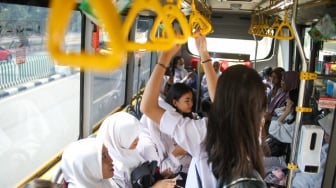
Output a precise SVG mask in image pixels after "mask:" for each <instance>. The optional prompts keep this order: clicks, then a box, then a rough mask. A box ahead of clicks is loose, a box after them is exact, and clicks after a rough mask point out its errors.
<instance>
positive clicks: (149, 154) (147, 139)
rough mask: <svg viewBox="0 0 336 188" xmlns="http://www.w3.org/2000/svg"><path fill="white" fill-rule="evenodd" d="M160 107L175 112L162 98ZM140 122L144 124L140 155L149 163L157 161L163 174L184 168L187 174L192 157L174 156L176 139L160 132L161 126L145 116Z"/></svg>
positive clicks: (183, 170) (138, 148) (139, 146)
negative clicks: (165, 171) (166, 171)
mask: <svg viewBox="0 0 336 188" xmlns="http://www.w3.org/2000/svg"><path fill="white" fill-rule="evenodd" d="M159 105H160V106H161V107H162V108H164V109H166V110H171V111H175V109H174V108H173V107H171V106H170V105H169V104H167V103H166V102H165V101H164V100H163V99H162V98H159ZM140 122H141V123H142V127H141V134H140V139H139V143H138V146H137V150H138V151H139V153H140V155H141V156H142V157H143V158H144V159H145V160H148V161H153V160H156V161H157V162H158V165H159V167H160V171H161V172H162V171H164V170H166V169H168V168H170V169H171V171H172V172H174V173H177V172H179V171H180V170H181V166H182V172H185V173H187V171H188V168H189V165H190V161H191V156H190V155H189V154H186V155H183V156H178V157H175V156H174V155H173V154H172V152H173V151H174V149H175V147H176V142H175V141H174V139H173V138H172V137H171V136H169V135H167V134H165V133H162V132H160V130H159V125H157V124H156V123H154V122H153V121H152V120H151V119H149V118H148V117H147V116H146V115H145V114H144V115H143V116H142V117H141V120H140Z"/></svg>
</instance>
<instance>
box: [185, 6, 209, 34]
mask: <svg viewBox="0 0 336 188" xmlns="http://www.w3.org/2000/svg"><path fill="white" fill-rule="evenodd" d="M189 26H190V28H191V32H192V36H193V37H197V34H196V33H195V31H197V30H200V33H201V34H202V35H207V34H209V33H211V32H212V25H211V23H210V21H209V20H208V19H207V18H206V17H204V16H203V15H202V14H200V13H199V12H198V10H197V9H196V5H195V0H191V14H190V17H189Z"/></svg>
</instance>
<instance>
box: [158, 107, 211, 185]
mask: <svg viewBox="0 0 336 188" xmlns="http://www.w3.org/2000/svg"><path fill="white" fill-rule="evenodd" d="M206 125H207V118H202V119H199V120H193V119H190V118H184V117H183V116H182V115H181V114H179V113H177V112H173V111H165V113H164V114H163V116H162V118H161V120H160V130H161V131H162V132H164V133H166V134H168V135H170V136H172V137H173V138H174V139H175V141H176V143H177V144H178V145H179V146H181V147H182V148H183V149H185V150H186V151H187V152H188V153H190V154H191V156H192V162H191V164H190V167H189V171H188V177H187V182H186V188H188V187H190V188H197V187H200V186H199V185H198V179H197V173H196V169H195V168H197V172H198V174H199V177H200V180H201V183H202V187H203V188H211V187H216V178H215V177H214V175H213V173H212V171H211V167H210V166H209V165H208V163H207V160H208V155H207V153H206V151H205V148H204V143H203V142H204V139H205V136H206V132H207V127H206Z"/></svg>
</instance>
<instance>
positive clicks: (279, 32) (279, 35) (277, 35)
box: [274, 21, 294, 40]
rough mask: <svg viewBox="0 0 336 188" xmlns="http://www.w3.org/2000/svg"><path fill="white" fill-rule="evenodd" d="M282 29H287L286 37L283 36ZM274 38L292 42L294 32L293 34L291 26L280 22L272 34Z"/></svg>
mask: <svg viewBox="0 0 336 188" xmlns="http://www.w3.org/2000/svg"><path fill="white" fill-rule="evenodd" d="M283 28H288V30H289V33H288V35H285V34H284V33H285V32H284V31H283ZM274 38H275V39H279V40H292V39H294V32H293V29H292V26H291V25H290V24H289V23H288V22H286V21H283V22H281V24H280V25H279V27H278V29H277V31H276V32H275V34H274Z"/></svg>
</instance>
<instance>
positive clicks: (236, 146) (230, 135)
mask: <svg viewBox="0 0 336 188" xmlns="http://www.w3.org/2000/svg"><path fill="white" fill-rule="evenodd" d="M265 108H266V95H265V85H264V84H263V83H262V81H261V79H260V76H259V74H258V73H257V72H256V71H255V70H254V69H251V68H248V67H246V66H244V65H235V66H231V67H229V68H228V69H227V70H225V71H224V72H223V73H222V74H221V76H220V77H219V79H218V82H217V88H216V93H215V98H214V101H213V103H212V106H211V109H210V112H209V119H208V128H207V135H206V139H205V148H206V152H207V154H208V156H209V159H208V162H209V163H211V166H212V171H213V174H214V176H215V177H216V178H217V179H221V180H223V182H230V181H231V180H232V179H233V178H237V177H252V176H253V175H252V174H253V171H254V170H256V171H257V172H259V173H260V174H261V175H263V174H264V170H263V163H262V156H263V154H262V149H261V147H260V143H259V136H260V125H261V121H262V116H263V113H264V112H265Z"/></svg>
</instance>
